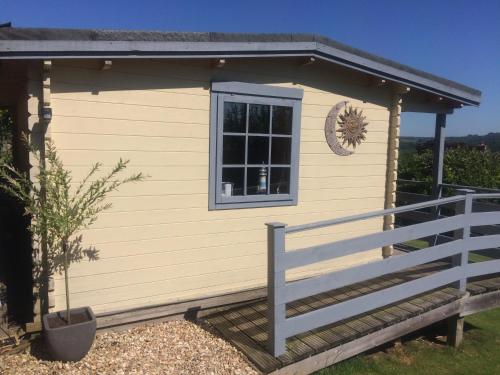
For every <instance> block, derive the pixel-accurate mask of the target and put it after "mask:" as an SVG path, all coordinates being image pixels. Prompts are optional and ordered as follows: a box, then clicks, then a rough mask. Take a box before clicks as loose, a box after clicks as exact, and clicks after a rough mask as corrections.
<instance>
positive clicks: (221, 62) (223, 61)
mask: <svg viewBox="0 0 500 375" xmlns="http://www.w3.org/2000/svg"><path fill="white" fill-rule="evenodd" d="M224 65H226V59H215V60H213V61H212V67H213V68H219V69H220V68H223V67H224Z"/></svg>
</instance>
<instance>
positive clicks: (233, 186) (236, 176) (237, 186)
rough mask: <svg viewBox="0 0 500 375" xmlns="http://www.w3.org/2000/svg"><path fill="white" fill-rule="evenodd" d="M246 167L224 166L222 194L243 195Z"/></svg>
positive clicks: (224, 195) (225, 195)
mask: <svg viewBox="0 0 500 375" xmlns="http://www.w3.org/2000/svg"><path fill="white" fill-rule="evenodd" d="M244 178H245V168H222V196H223V197H227V196H233V195H243V183H244Z"/></svg>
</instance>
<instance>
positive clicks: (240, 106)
mask: <svg viewBox="0 0 500 375" xmlns="http://www.w3.org/2000/svg"><path fill="white" fill-rule="evenodd" d="M246 117H247V106H246V104H245V103H233V102H225V103H224V131H225V132H232V133H245V132H246Z"/></svg>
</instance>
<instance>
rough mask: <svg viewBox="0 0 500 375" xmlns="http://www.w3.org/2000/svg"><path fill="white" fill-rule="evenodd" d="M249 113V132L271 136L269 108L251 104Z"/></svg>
mask: <svg viewBox="0 0 500 375" xmlns="http://www.w3.org/2000/svg"><path fill="white" fill-rule="evenodd" d="M248 111H249V113H248V132H249V133H265V134H269V106H268V105H261V104H250V109H249V110H248Z"/></svg>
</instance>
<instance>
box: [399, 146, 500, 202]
mask: <svg viewBox="0 0 500 375" xmlns="http://www.w3.org/2000/svg"><path fill="white" fill-rule="evenodd" d="M432 163H433V155H432V150H423V151H422V152H420V153H417V152H414V153H404V154H402V155H401V157H400V160H399V171H398V176H399V178H401V179H405V180H416V181H423V182H427V184H422V185H420V186H417V185H415V186H414V187H413V188H412V189H411V191H414V192H419V193H423V194H429V193H430V186H431V182H432ZM443 181H444V182H445V183H448V184H457V185H469V186H478V187H485V188H499V187H500V152H491V151H488V150H486V151H480V150H476V149H472V148H463V147H460V148H453V149H448V150H446V152H445V155H444V170H443Z"/></svg>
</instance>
